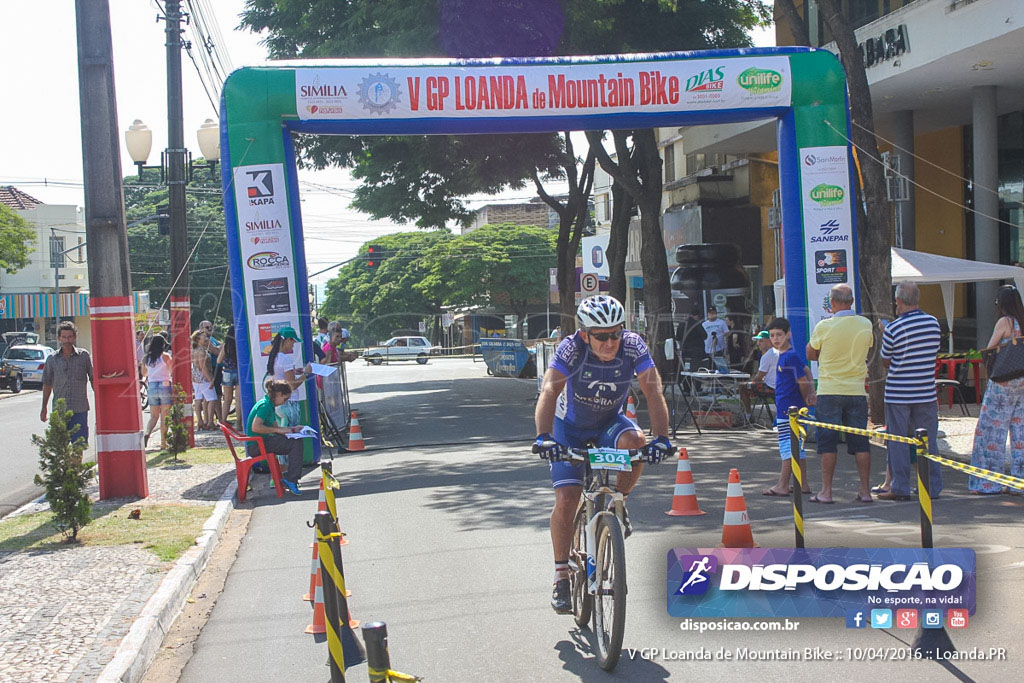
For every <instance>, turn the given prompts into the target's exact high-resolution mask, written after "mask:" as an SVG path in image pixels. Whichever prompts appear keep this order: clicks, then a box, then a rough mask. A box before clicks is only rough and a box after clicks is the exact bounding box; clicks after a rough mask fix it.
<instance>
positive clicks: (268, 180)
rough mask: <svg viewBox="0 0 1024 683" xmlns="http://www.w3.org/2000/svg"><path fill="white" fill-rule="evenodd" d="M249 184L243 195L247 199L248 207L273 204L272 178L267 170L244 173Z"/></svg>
mask: <svg viewBox="0 0 1024 683" xmlns="http://www.w3.org/2000/svg"><path fill="white" fill-rule="evenodd" d="M245 175H247V176H249V183H248V185H246V188H245V193H246V196H247V197H249V206H262V205H265V204H273V203H274V178H273V176H272V175H271V174H270V171H269V170H262V171H246V172H245Z"/></svg>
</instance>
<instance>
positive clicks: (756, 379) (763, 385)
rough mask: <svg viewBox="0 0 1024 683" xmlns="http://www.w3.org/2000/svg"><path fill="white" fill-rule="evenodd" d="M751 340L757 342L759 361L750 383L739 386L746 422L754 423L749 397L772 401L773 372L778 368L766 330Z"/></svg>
mask: <svg viewBox="0 0 1024 683" xmlns="http://www.w3.org/2000/svg"><path fill="white" fill-rule="evenodd" d="M752 339H753V340H754V341H755V342H757V348H758V350H760V352H761V360H760V361H759V362H758V365H757V372H756V373H755V374H754V376H753V377H752V378H751V379H750V383H749V384H743V385H741V386H740V401H741V402H742V403H743V409H744V410H746V411H747V422H753V421H754V415H753V410H752V409H751V407H750V397H751V396H756V397H757V398H765V399H772V400H774V398H775V370H776V368H777V367H778V366H779V352H778V351H777V350H775V347H773V346H772V340H771V339H770V338H769V337H768V330H761V331H760V332H758V333H757V334H756V335H754V336H753V337H752ZM769 417H771V415H769Z"/></svg>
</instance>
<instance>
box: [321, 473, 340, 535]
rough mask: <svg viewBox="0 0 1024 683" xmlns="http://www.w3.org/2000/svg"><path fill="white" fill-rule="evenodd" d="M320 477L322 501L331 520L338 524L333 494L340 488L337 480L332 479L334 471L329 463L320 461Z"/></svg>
mask: <svg viewBox="0 0 1024 683" xmlns="http://www.w3.org/2000/svg"><path fill="white" fill-rule="evenodd" d="M320 476H322V477H323V480H324V501H326V503H327V510H328V511H329V512H330V513H331V518H332V519H333V520H334V523H335V524H338V501H337V499H336V497H335V495H334V492H335V491H336V490H337V489H338V488H339V487H340V484H339V483H338V480H337V479H335V478H334V469H333V467H332V466H331V463H330V461H323V460H321V461H320Z"/></svg>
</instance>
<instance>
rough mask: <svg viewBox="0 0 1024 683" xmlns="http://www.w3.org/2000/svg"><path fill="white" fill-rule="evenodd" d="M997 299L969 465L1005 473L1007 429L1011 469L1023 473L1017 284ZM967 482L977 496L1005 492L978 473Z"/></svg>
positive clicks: (1023, 309) (1023, 344)
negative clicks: (986, 374)
mask: <svg viewBox="0 0 1024 683" xmlns="http://www.w3.org/2000/svg"><path fill="white" fill-rule="evenodd" d="M995 303H996V310H997V311H998V312H999V320H997V321H996V326H995V329H994V330H993V332H992V338H991V339H990V340H989V343H988V346H989V348H988V349H986V351H985V352H984V353H985V355H986V356H989V357H990V358H991V362H990V364H989V383H988V388H987V389H986V390H985V398H984V400H983V402H982V406H981V413H980V414H979V415H978V426H977V428H976V429H975V431H974V450H973V451H972V452H971V465H973V466H975V467H980V468H982V469H986V470H992V471H994V472H1000V473H1001V472H1003V467H1004V462H1005V458H1006V432H1007V430H1009V432H1010V446H1011V448H1010V450H1011V454H1012V457H1013V460H1012V464H1011V466H1010V473H1011V474H1012V475H1013V476H1015V477H1020V476H1024V339H1021V338H1020V337H1021V330H1024V304H1022V303H1021V298H1020V292H1018V291H1017V288H1016V287H1014V286H1013V285H1004V286H1002V287H1000V288H999V291H998V292H997V293H996V302H995ZM968 486H969V488H970V492H971V493H972V494H974V495H992V494H997V493H1002V492H1003V488H1002V487H1001V486H1000V485H999V484H996V483H994V482H991V481H987V480H985V479H981V478H980V477H975V476H972V477H971V478H970V482H969V484H968Z"/></svg>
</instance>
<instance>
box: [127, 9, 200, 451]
mask: <svg viewBox="0 0 1024 683" xmlns="http://www.w3.org/2000/svg"><path fill="white" fill-rule="evenodd" d="M164 8H165V13H164V20H165V24H166V31H165V33H166V38H167V40H166V45H167V149H165V150H164V151H163V152H162V153H161V160H160V162H161V163H160V169H161V170H160V180H161V182H162V183H165V184H166V185H167V194H168V204H169V211H168V213H169V215H170V236H171V278H172V280H171V297H170V299H171V301H170V308H171V324H170V331H171V354H172V357H173V359H174V361H173V365H172V370H171V378H172V383H173V384H174V385H176V386H178V387H180V388H181V389H182V390H183V391H184V392H185V396H186V403H185V406H184V408H185V423H186V425H187V427H188V434H189V445H190V446H193V445H195V433H194V431H193V417H192V360H191V356H192V354H191V345H190V340H189V335H190V332H191V322H190V320H189V308H190V303H189V274H188V227H187V224H186V221H185V218H186V216H185V210H186V209H185V185H186V184H187V183H188V182H189V180H191V177H192V169H193V168H194V165H193V163H192V159H191V153H190V152H189V151H188V150H187V149H186V148H185V141H184V137H185V136H184V131H183V124H182V96H181V49H182V42H181V2H180V0H167V2H166V3H165V5H164ZM197 135H198V138H199V146H200V149H201V150H202V153H203V155H204V157H205V158H206V160H207V163H206V164H205V168H210V169H211V170H212V169H213V168H215V167H216V163H217V159H218V158H219V157H220V151H219V150H220V133H219V130H218V128H217V124H216V123H214V121H213V120H211V119H207V120H206V121H205V122H204V123H203V125H202V126H201V127H200V128H199V130H198V132H197ZM152 144H153V133H152V131H150V130H149V129H148V128H147V127H146V125H145V124H144V123H142V122H141V121H139V120H138V119H136V120H135V121H134V123H132V125H131V126H130V127H129V129H128V130H127V131H126V132H125V145H126V146H127V147H128V154H129V155H130V156H131V158H132V161H134V162H135V165H136V166H137V167H138V169H139V176H140V177H141V176H142V171H143V170H144V169H146V168H152V167H148V166H146V165H145V164H146V159H147V158H148V157H149V152H150V150H151V148H152ZM186 170H187V175H186Z"/></svg>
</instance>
